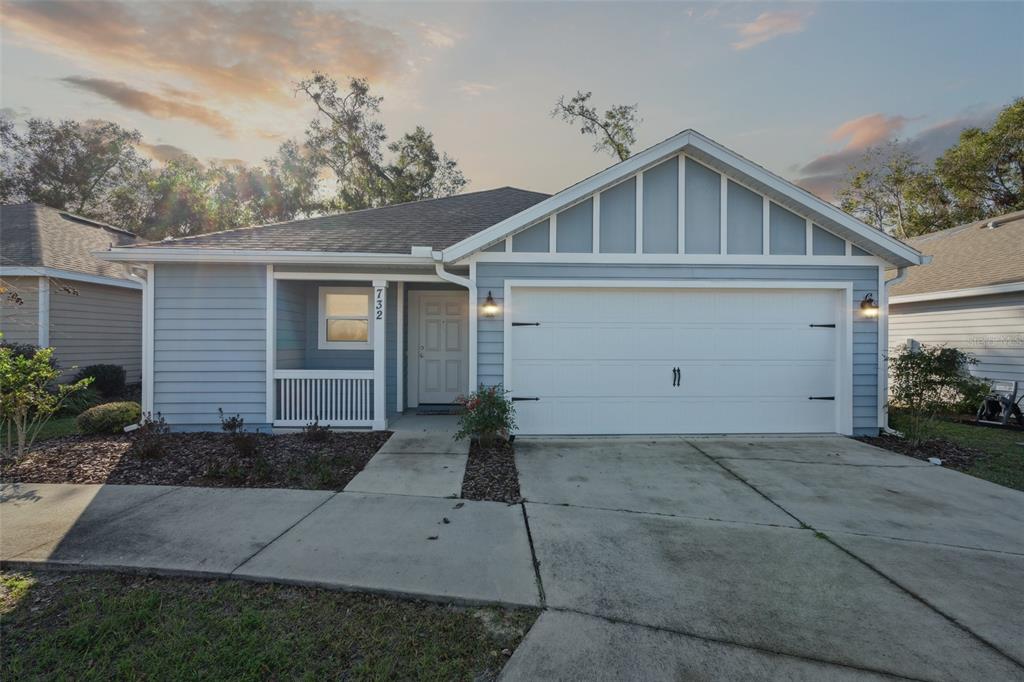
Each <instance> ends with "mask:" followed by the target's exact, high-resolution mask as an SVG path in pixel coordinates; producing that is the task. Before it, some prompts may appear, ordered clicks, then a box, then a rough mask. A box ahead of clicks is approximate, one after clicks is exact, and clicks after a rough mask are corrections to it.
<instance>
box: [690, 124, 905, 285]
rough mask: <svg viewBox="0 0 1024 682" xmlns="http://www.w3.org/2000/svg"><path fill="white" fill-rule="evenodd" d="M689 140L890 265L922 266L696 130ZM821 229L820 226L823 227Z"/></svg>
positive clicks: (891, 242)
mask: <svg viewBox="0 0 1024 682" xmlns="http://www.w3.org/2000/svg"><path fill="white" fill-rule="evenodd" d="M690 133H691V134H690V138H689V140H688V142H687V144H688V145H689V146H690V147H691V148H693V149H698V150H700V151H702V152H704V153H705V154H707V155H709V156H712V157H714V158H716V159H718V160H719V161H721V162H722V163H724V164H725V165H727V166H731V167H732V168H735V169H736V170H737V171H739V172H741V173H743V174H745V175H748V176H750V177H751V178H754V179H755V180H757V181H758V182H760V183H761V184H763V185H765V187H767V188H768V189H770V190H772V191H773V192H777V193H778V194H780V195H782V196H785V197H787V198H789V199H790V200H792V201H794V202H797V203H799V204H800V205H802V206H805V207H807V208H809V209H811V210H813V211H815V212H817V213H819V214H820V215H821V216H822V217H823V218H825V219H827V220H830V221H832V222H834V223H837V224H838V225H840V226H842V227H844V228H846V229H848V230H850V231H851V232H853V233H854V234H856V235H857V236H859V237H861V238H863V239H864V240H865V241H868V242H871V243H873V244H875V245H876V246H878V247H879V248H880V249H882V250H883V251H885V252H886V253H887V254H890V255H891V256H893V257H894V258H895V262H893V265H922V264H923V263H924V260H923V256H922V254H921V253H920V252H919V251H918V250H917V249H915V248H913V247H912V246H910V245H908V244H904V243H903V242H901V241H900V240H898V239H896V238H895V237H892V236H890V235H887V234H885V233H884V232H882V231H881V230H876V229H875V228H873V227H871V226H870V225H866V224H864V223H862V222H861V221H859V220H857V219H856V218H854V217H853V216H851V215H849V214H847V213H845V212H843V211H841V210H840V209H838V208H836V207H835V206H833V205H832V204H830V203H828V202H827V201H825V200H823V199H820V198H818V197H816V196H815V195H813V194H811V193H810V192H808V191H807V190H805V189H801V188H800V187H797V186H796V185H794V184H793V183H791V182H789V181H788V180H785V179H783V178H781V177H779V176H778V175H776V174H775V173H772V172H771V171H769V170H767V169H765V168H763V167H762V166H759V165H757V164H756V163H754V162H753V161H749V160H747V159H745V158H743V157H742V156H740V155H739V154H736V153H735V152H733V151H730V150H729V149H726V148H725V147H723V146H722V145H720V144H718V143H717V142H715V141H714V140H711V139H710V138H707V137H705V136H704V135H701V134H700V133H698V132H696V131H690ZM823 227H824V226H823Z"/></svg>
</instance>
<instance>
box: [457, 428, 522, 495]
mask: <svg viewBox="0 0 1024 682" xmlns="http://www.w3.org/2000/svg"><path fill="white" fill-rule="evenodd" d="M462 497H463V498H465V499H467V500H490V501H492V502H507V503H508V504H518V503H519V502H522V501H523V498H522V495H520V494H519V471H518V470H517V469H516V458H515V451H514V450H513V449H512V444H511V443H508V442H506V441H503V440H498V441H495V442H494V443H493V444H492V445H490V446H488V447H482V446H481V445H480V444H479V443H477V442H476V441H474V442H473V443H472V444H471V445H470V446H469V461H468V462H467V463H466V475H465V476H464V477H463V479H462Z"/></svg>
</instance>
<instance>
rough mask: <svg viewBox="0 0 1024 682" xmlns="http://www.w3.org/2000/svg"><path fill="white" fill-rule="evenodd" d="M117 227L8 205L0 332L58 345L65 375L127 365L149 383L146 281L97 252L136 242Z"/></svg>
mask: <svg viewBox="0 0 1024 682" xmlns="http://www.w3.org/2000/svg"><path fill="white" fill-rule="evenodd" d="M136 241H138V240H137V238H136V236H135V235H134V234H132V233H131V232H128V231H126V230H122V229H120V228H117V227H113V226H111V225H106V224H104V223H100V222H97V221H95V220H89V219H88V218H82V217H81V216H77V215H73V214H71V213H68V212H67V211H61V210H58V209H55V208H50V207H48V206H41V205H40V204H34V203H25V204H11V205H7V206H0V287H2V288H3V290H4V293H3V295H0V332H3V340H4V341H8V342H12V343H30V344H35V345H38V346H52V347H53V348H54V356H55V357H56V358H57V361H58V362H59V364H60V366H61V368H62V369H64V371H65V375H64V377H63V378H64V379H70V378H71V377H72V376H74V371H73V368H74V367H86V366H88V365H96V364H111V365H121V366H122V367H124V369H125V374H126V378H127V380H128V382H129V383H138V382H140V381H141V379H142V286H143V285H142V280H140V279H138V278H135V277H132V276H131V274H130V272H129V270H128V268H127V266H126V265H125V264H123V263H110V262H107V261H104V260H100V259H99V258H97V257H96V256H95V255H94V254H95V252H97V251H102V250H106V249H109V248H111V247H123V246H128V245H130V244H134V243H135V242H136Z"/></svg>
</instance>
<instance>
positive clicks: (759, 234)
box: [726, 180, 764, 254]
mask: <svg viewBox="0 0 1024 682" xmlns="http://www.w3.org/2000/svg"><path fill="white" fill-rule="evenodd" d="M726 194H727V207H726V222H727V223H728V225H727V226H726V227H727V228H728V232H727V239H728V245H727V249H728V252H729V253H731V254H733V253H738V254H761V253H763V252H764V218H763V214H764V201H763V200H762V199H761V195H760V194H756V193H755V192H751V191H750V190H749V189H747V188H746V187H743V186H742V185H737V184H736V183H735V182H733V181H732V180H730V181H729V188H728V190H727V192H726Z"/></svg>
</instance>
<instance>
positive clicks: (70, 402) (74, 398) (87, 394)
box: [60, 386, 103, 415]
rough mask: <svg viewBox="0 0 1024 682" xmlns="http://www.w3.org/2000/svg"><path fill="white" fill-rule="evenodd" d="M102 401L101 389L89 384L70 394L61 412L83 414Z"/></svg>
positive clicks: (64, 413) (63, 413)
mask: <svg viewBox="0 0 1024 682" xmlns="http://www.w3.org/2000/svg"><path fill="white" fill-rule="evenodd" d="M102 402H103V399H102V398H101V397H100V394H99V391H97V390H96V389H94V388H93V387H92V386H87V387H85V388H83V389H82V390H81V391H78V392H77V393H73V394H71V395H70V396H68V398H67V400H65V401H64V404H63V405H62V406H61V408H60V413H61V414H62V415H76V414H81V413H83V412H85V411H86V410H88V409H89V408H90V407H93V406H95V405H99V404H100V403H102Z"/></svg>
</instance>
